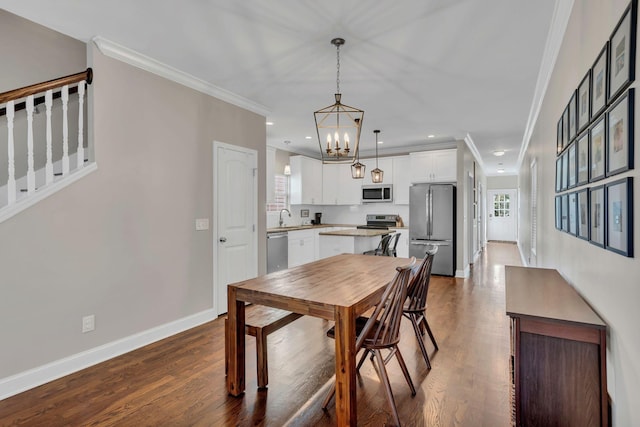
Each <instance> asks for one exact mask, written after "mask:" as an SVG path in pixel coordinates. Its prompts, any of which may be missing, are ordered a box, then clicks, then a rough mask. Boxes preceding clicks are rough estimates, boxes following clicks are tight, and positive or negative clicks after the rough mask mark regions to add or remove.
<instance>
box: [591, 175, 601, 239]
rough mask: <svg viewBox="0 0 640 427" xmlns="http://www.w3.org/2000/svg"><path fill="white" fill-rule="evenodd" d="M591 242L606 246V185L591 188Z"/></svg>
mask: <svg viewBox="0 0 640 427" xmlns="http://www.w3.org/2000/svg"><path fill="white" fill-rule="evenodd" d="M589 242H591V243H593V244H594V245H597V246H600V247H604V186H603V185H599V186H597V187H593V188H591V189H589Z"/></svg>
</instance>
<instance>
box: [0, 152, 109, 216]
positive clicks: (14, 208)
mask: <svg viewBox="0 0 640 427" xmlns="http://www.w3.org/2000/svg"><path fill="white" fill-rule="evenodd" d="M96 170H98V164H97V163H89V164H88V165H86V166H84V167H83V168H82V169H78V170H77V171H76V172H73V173H71V174H70V175H67V176H66V177H64V178H61V179H60V180H58V181H56V182H54V183H52V184H49V185H47V186H46V187H43V188H42V189H39V190H37V191H35V192H34V193H32V194H31V195H30V196H29V197H24V198H22V199H20V200H18V201H17V202H16V203H15V205H11V206H6V207H4V208H2V209H0V223H1V222H3V221H6V220H8V219H9V218H11V217H12V216H14V215H17V214H19V213H20V212H22V211H23V210H25V209H27V208H29V207H31V206H33V205H35V204H36V203H38V202H39V201H41V200H44V199H46V198H47V197H49V196H51V195H52V194H55V193H57V192H58V191H60V190H62V189H63V188H65V187H67V186H69V185H71V184H73V183H74V182H76V181H78V180H80V179H81V178H84V177H85V176H87V175H89V174H90V173H92V172H94V171H96Z"/></svg>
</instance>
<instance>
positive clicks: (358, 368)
mask: <svg viewBox="0 0 640 427" xmlns="http://www.w3.org/2000/svg"><path fill="white" fill-rule="evenodd" d="M369 351H370V350H369V349H365V350H364V352H363V353H362V357H361V358H360V361H359V362H358V366H356V371H360V367H361V366H362V364H363V363H364V361H365V360H366V359H367V354H369ZM371 357H372V358H373V354H372V355H371Z"/></svg>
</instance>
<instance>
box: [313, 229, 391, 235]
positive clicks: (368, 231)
mask: <svg viewBox="0 0 640 427" xmlns="http://www.w3.org/2000/svg"><path fill="white" fill-rule="evenodd" d="M389 231H390V230H372V229H360V228H350V229H348V230H338V231H323V232H321V233H320V235H321V236H350V237H376V236H384V235H385V234H389Z"/></svg>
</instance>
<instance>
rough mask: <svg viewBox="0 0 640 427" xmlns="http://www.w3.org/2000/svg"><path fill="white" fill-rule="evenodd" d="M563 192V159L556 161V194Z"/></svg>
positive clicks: (559, 158)
mask: <svg viewBox="0 0 640 427" xmlns="http://www.w3.org/2000/svg"><path fill="white" fill-rule="evenodd" d="M560 191H562V157H558V158H557V159H556V193H559V192H560Z"/></svg>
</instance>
